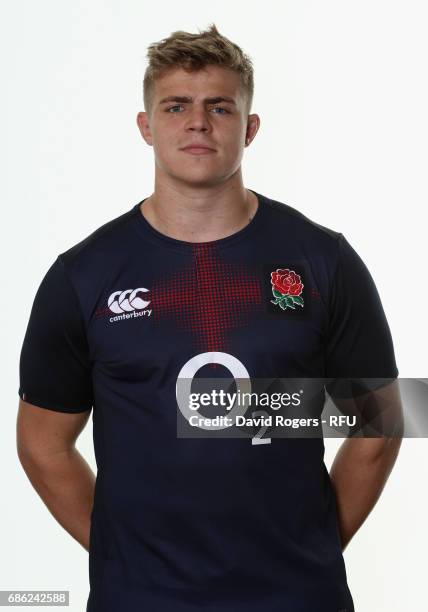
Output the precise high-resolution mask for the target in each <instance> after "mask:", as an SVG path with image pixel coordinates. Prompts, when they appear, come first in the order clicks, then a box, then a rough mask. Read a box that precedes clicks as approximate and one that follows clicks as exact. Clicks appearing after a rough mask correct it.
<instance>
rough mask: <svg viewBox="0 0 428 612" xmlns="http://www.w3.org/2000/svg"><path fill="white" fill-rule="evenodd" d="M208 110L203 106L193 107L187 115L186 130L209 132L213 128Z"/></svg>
mask: <svg viewBox="0 0 428 612" xmlns="http://www.w3.org/2000/svg"><path fill="white" fill-rule="evenodd" d="M207 113H208V111H206V110H205V109H204V108H201V107H195V108H192V109H191V110H190V112H189V114H188V115H187V121H186V126H185V128H186V130H196V131H198V132H207V131H209V130H210V129H211V125H210V122H209V119H208V114H207Z"/></svg>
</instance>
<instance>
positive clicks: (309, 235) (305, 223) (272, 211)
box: [263, 196, 343, 252]
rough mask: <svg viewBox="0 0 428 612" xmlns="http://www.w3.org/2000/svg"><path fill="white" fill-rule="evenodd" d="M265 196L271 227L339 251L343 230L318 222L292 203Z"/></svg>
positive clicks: (313, 243)
mask: <svg viewBox="0 0 428 612" xmlns="http://www.w3.org/2000/svg"><path fill="white" fill-rule="evenodd" d="M263 197H264V198H265V201H266V203H267V205H268V210H269V216H270V226H271V228H276V231H277V232H279V233H281V232H284V234H285V235H289V236H290V237H291V236H292V237H293V238H296V239H299V240H302V241H304V240H305V239H308V240H311V241H312V245H313V246H315V245H316V244H319V246H321V247H324V248H330V249H332V250H333V251H335V252H337V250H338V248H339V244H340V242H341V239H342V237H343V235H342V233H341V232H339V231H337V230H334V229H332V228H330V227H327V226H325V225H322V224H321V223H318V222H316V221H315V220H314V219H312V218H310V217H308V216H307V215H305V214H303V213H302V212H301V211H300V210H298V209H297V208H294V207H293V206H290V204H286V203H285V202H280V201H279V200H274V199H273V198H268V197H266V196H263Z"/></svg>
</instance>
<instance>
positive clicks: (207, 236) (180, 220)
mask: <svg viewBox="0 0 428 612" xmlns="http://www.w3.org/2000/svg"><path fill="white" fill-rule="evenodd" d="M257 207H258V201H257V197H256V195H255V194H253V193H252V192H251V191H249V190H248V189H246V188H245V187H244V186H243V185H242V184H241V185H239V186H237V187H235V186H233V185H232V186H231V185H221V186H216V187H215V189H212V188H210V191H209V192H207V191H206V190H205V191H203V190H194V189H192V190H191V191H189V190H188V189H180V188H176V187H171V186H162V187H160V186H156V187H155V191H154V192H153V193H152V194H151V195H150V196H149V197H148V198H147V199H146V200H145V201H144V204H142V205H141V207H140V210H141V214H143V216H144V217H145V219H146V220H147V221H148V222H149V223H150V225H152V226H153V227H154V228H155V229H156V230H158V231H159V232H161V233H162V234H165V235H167V236H170V237H171V238H175V239H177V240H184V241H186V242H208V241H212V240H219V239H221V238H225V237H226V236H230V235H231V234H234V233H236V232H238V231H239V230H240V229H242V228H244V227H245V226H246V225H247V224H248V223H249V222H250V221H251V219H252V218H253V216H254V214H255V212H256V210H257Z"/></svg>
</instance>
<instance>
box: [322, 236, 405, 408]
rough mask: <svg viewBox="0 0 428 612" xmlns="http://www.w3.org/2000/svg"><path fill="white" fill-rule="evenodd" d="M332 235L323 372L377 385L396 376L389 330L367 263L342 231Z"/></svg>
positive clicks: (377, 386) (329, 376)
mask: <svg viewBox="0 0 428 612" xmlns="http://www.w3.org/2000/svg"><path fill="white" fill-rule="evenodd" d="M338 240H339V254H338V263H337V268H336V271H335V274H334V278H333V281H332V287H331V294H330V302H329V324H328V333H327V338H326V345H325V372H326V377H328V378H331V377H337V378H343V379H345V378H346V379H353V382H357V381H356V379H364V380H362V385H361V389H368V390H370V389H375V388H379V387H381V386H383V385H384V384H387V383H388V382H389V381H390V380H393V379H395V378H396V377H397V376H398V369H397V365H396V361H395V354H394V346H393V341H392V337H391V332H390V329H389V325H388V322H387V319H386V316H385V312H384V309H383V306H382V303H381V300H380V296H379V293H378V290H377V288H376V285H375V283H374V280H373V278H372V276H371V274H370V272H369V270H368V269H367V266H366V265H365V263H364V262H363V260H362V259H361V257H360V256H359V255H358V253H357V252H356V251H355V250H354V249H353V247H352V246H351V245H350V244H349V242H348V241H347V240H346V238H345V236H344V235H343V234H340V235H339V239H338ZM367 379H368V380H367ZM375 379H378V381H376V380H375ZM385 379H388V380H386V381H385ZM357 386H358V385H357ZM353 388H356V387H355V386H354V387H353ZM336 389H338V387H337V385H336ZM327 390H329V388H328V386H327ZM345 395H346V394H342V396H345Z"/></svg>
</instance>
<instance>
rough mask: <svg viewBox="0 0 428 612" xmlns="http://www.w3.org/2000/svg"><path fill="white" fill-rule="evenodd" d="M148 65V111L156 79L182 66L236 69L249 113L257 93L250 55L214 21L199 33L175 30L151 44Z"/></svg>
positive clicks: (145, 85) (145, 91)
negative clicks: (223, 32) (221, 32)
mask: <svg viewBox="0 0 428 612" xmlns="http://www.w3.org/2000/svg"><path fill="white" fill-rule="evenodd" d="M147 49H148V51H147V58H148V66H147V68H146V71H145V73H144V80H143V98H144V108H145V110H146V112H147V113H148V114H150V113H151V111H152V103H153V92H154V82H155V80H156V79H157V78H159V77H160V76H162V75H163V74H165V73H166V72H167V71H168V70H170V69H172V68H178V67H181V68H183V69H184V70H186V71H188V72H193V71H196V70H200V69H202V68H204V67H205V66H207V65H216V66H222V67H223V68H230V69H231V70H234V71H235V72H236V73H237V74H238V75H239V77H240V81H241V88H242V91H243V93H244V95H246V99H247V106H246V112H247V114H248V113H249V112H250V110H251V105H252V101H253V94H254V74H253V65H252V61H251V58H250V57H249V56H248V55H247V54H246V53H244V52H243V50H242V49H241V48H240V47H239V46H238V45H236V44H235V43H234V42H232V41H231V40H229V39H228V38H226V37H225V36H223V35H222V34H220V33H219V31H218V30H217V28H216V26H215V24H214V23H212V24H211V26H210V27H209V28H208V29H207V30H204V31H202V32H201V31H200V30H199V34H191V33H189V32H184V31H183V30H177V31H176V32H172V33H171V35H170V36H169V37H168V38H164V39H162V40H160V41H159V42H154V43H152V44H151V45H149V46H148V48H147Z"/></svg>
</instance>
